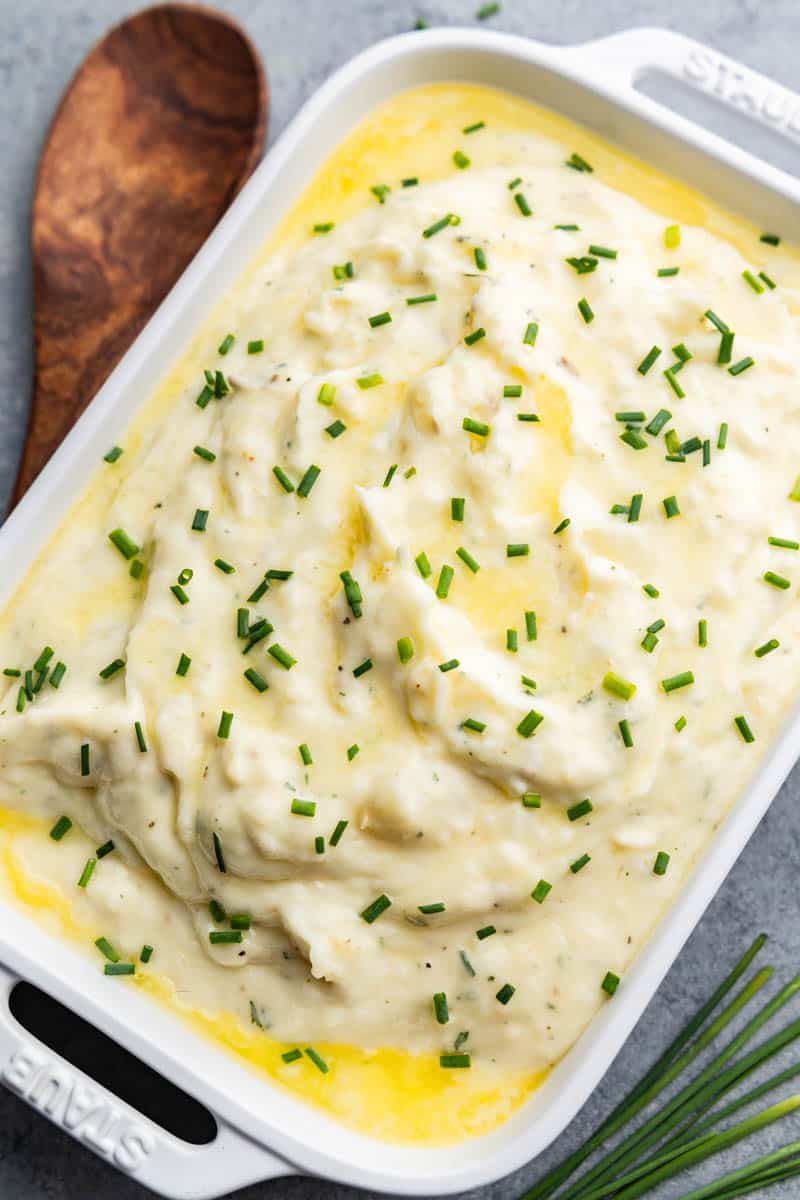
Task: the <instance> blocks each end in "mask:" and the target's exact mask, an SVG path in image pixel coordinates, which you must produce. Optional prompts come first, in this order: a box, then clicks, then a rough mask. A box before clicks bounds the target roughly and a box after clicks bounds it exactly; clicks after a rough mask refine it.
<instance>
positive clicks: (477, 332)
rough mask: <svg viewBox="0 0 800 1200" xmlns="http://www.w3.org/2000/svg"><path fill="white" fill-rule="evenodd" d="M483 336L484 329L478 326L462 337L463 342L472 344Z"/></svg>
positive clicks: (484, 334)
mask: <svg viewBox="0 0 800 1200" xmlns="http://www.w3.org/2000/svg"><path fill="white" fill-rule="evenodd" d="M485 337H486V330H485V329H484V328H483V326H480V328H478V329H474V330H473V331H472V333H468V334H467V335H466V337H465V338H464V342H465V343H466V345H467V346H474V345H475V343H476V342H479V341H480V340H481V338H485Z"/></svg>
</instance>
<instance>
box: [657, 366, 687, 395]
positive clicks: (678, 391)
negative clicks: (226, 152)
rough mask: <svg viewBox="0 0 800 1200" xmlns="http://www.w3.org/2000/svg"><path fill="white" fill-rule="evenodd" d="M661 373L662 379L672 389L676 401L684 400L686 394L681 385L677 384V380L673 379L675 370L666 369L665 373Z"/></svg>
mask: <svg viewBox="0 0 800 1200" xmlns="http://www.w3.org/2000/svg"><path fill="white" fill-rule="evenodd" d="M661 373H662V375H663V376H664V378H665V379H666V381H667V383H668V384H669V386H670V387H671V388H672V390H673V392H674V393H675V395H676V396H677V397H678V399H679V400H684V399H685V398H686V392H685V391H684V390H683V388H682V387H681V385H680V384H679V383H678V380H677V379H676V378H675V368H674V367H667V369H666V370H665V371H662V372H661Z"/></svg>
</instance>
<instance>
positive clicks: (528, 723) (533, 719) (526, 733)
mask: <svg viewBox="0 0 800 1200" xmlns="http://www.w3.org/2000/svg"><path fill="white" fill-rule="evenodd" d="M543 720H544V717H543V716H542V714H541V713H538V712H537V711H536V709H535V708H532V709H531V710H530V711H529V712H527V713H526V714H525V716H524V717H523V718H522V720H521V721H520V723H519V725H517V733H518V734H519V735H520V737H524V738H529V737H530V736H531V734H533V733H535V732H536V730H537V729H538V727H539V726H540V725H541V723H542V721H543Z"/></svg>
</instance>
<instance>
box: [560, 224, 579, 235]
mask: <svg viewBox="0 0 800 1200" xmlns="http://www.w3.org/2000/svg"><path fill="white" fill-rule="evenodd" d="M553 229H561V230H562V231H563V232H564V233H577V232H578V230H579V229H580V225H554V226H553Z"/></svg>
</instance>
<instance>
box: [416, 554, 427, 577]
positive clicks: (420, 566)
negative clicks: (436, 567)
mask: <svg viewBox="0 0 800 1200" xmlns="http://www.w3.org/2000/svg"><path fill="white" fill-rule="evenodd" d="M414 562H415V563H416V564H417V570H418V571H419V573H420V575H421V576H422V578H423V579H427V578H428V576H429V575H430V574H431V564H430V562H429V561H428V556H427V554H426V553H425V551H424V550H423V551H421V552H420V553H419V554H418V555H417V557H416V558H415V559H414Z"/></svg>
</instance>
